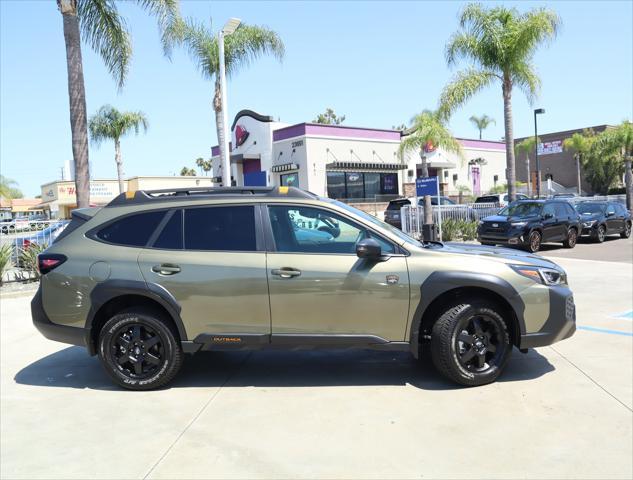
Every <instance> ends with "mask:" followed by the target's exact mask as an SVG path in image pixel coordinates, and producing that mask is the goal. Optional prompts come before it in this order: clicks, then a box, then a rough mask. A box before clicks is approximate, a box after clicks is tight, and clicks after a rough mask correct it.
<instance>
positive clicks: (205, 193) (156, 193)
mask: <svg viewBox="0 0 633 480" xmlns="http://www.w3.org/2000/svg"><path fill="white" fill-rule="evenodd" d="M244 195H255V196H262V197H271V198H311V199H314V198H317V196H316V195H315V194H313V193H310V192H307V191H305V190H301V189H299V188H296V187H193V188H163V189H160V190H129V191H127V192H123V193H121V194H119V195H117V196H116V197H115V198H114V199H112V201H111V202H110V203H108V204H107V205H106V207H117V206H123V205H136V204H139V203H152V202H158V201H160V202H164V201H170V200H172V201H177V200H183V199H184V198H187V197H189V198H200V197H208V198H212V197H218V196H221V197H242V196H244Z"/></svg>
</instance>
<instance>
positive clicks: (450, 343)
mask: <svg viewBox="0 0 633 480" xmlns="http://www.w3.org/2000/svg"><path fill="white" fill-rule="evenodd" d="M475 342H476V343H475ZM493 347H494V350H493ZM511 353H512V344H511V343H510V335H509V333H508V327H507V325H506V322H505V321H504V320H503V317H502V316H501V315H500V314H499V308H498V307H497V306H496V305H495V304H491V303H486V302H481V301H475V300H468V299H466V300H464V301H460V302H459V304H457V305H452V306H449V307H448V309H447V310H445V311H444V313H443V314H442V315H441V316H440V318H439V319H438V320H437V322H435V325H433V329H432V332H431V358H432V360H433V364H434V365H435V368H436V369H437V370H438V371H439V372H440V373H441V374H442V375H443V376H445V377H447V378H448V379H450V380H452V381H454V382H457V383H459V384H460V385H465V386H468V387H475V386H479V385H486V384H488V383H492V382H494V381H495V380H496V379H497V378H498V377H499V375H501V372H502V371H503V369H504V367H505V365H506V363H507V362H508V358H509V357H510V354H511Z"/></svg>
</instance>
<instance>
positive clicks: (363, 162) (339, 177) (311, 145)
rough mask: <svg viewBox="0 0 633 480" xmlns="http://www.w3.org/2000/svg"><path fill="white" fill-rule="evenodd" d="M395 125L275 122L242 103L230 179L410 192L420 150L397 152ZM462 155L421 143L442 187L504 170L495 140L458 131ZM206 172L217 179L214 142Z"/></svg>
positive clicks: (331, 190)
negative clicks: (210, 166) (464, 136)
mask: <svg viewBox="0 0 633 480" xmlns="http://www.w3.org/2000/svg"><path fill="white" fill-rule="evenodd" d="M401 137H402V132H401V131H398V130H385V129H376V128H357V127H348V126H342V125H323V124H315V123H308V122H305V123H298V124H295V125H288V124H284V123H281V122H275V121H274V120H273V118H272V117H269V116H264V115H260V114H258V113H256V112H253V111H250V110H242V111H241V112H239V113H238V114H237V115H236V117H235V120H234V121H233V124H232V126H231V177H232V182H233V184H234V185H239V186H259V185H261V186H263V185H288V186H297V187H299V188H302V189H305V190H309V191H311V192H314V193H316V194H318V195H323V196H328V197H330V198H338V199H346V200H347V199H353V200H357V201H358V200H362V199H365V200H371V201H376V200H388V199H390V198H394V197H397V196H402V195H405V194H407V195H411V194H412V193H411V190H412V188H414V187H412V186H413V185H414V184H415V179H416V177H417V176H419V175H420V170H421V162H422V160H421V155H420V152H412V153H407V154H404V155H401V154H400V151H399V149H400V141H401ZM460 142H461V143H462V146H463V150H464V156H463V158H462V157H459V156H457V155H454V154H450V153H447V152H444V151H442V150H441V149H434V148H432V146H429V148H426V149H425V151H424V152H423V153H422V154H423V155H424V156H425V157H426V161H427V164H428V166H429V170H430V174H431V175H437V176H439V177H440V183H441V186H442V189H443V191H444V192H445V194H452V193H454V192H455V193H456V192H457V191H458V190H460V189H462V190H463V189H464V188H467V189H468V190H470V191H471V192H472V193H474V194H479V193H484V192H486V191H488V190H490V188H492V187H493V186H494V185H495V184H496V183H497V181H503V179H504V178H505V173H504V172H505V146H504V143H502V142H491V141H483V140H469V139H460ZM212 164H213V175H214V177H215V181H216V182H218V183H219V182H221V177H222V166H221V162H220V156H219V148H218V147H217V146H216V147H213V148H212Z"/></svg>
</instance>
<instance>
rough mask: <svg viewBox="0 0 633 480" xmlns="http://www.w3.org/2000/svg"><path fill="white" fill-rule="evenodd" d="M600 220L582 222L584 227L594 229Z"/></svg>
mask: <svg viewBox="0 0 633 480" xmlns="http://www.w3.org/2000/svg"><path fill="white" fill-rule="evenodd" d="M597 221H598V220H589V221H588V222H582V226H583V227H587V228H589V227H593V226H594V225H595V224H596V222H597Z"/></svg>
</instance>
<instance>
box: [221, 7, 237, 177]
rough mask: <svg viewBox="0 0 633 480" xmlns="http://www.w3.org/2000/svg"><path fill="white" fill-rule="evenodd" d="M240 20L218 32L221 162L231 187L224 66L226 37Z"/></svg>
mask: <svg viewBox="0 0 633 480" xmlns="http://www.w3.org/2000/svg"><path fill="white" fill-rule="evenodd" d="M240 23H241V20H240V19H239V18H229V20H228V21H227V22H226V23H225V24H224V27H222V30H220V31H219V32H218V53H219V56H220V72H219V75H220V97H221V99H222V130H223V131H224V135H223V137H224V139H223V140H222V141H221V142H219V143H220V161H221V163H222V186H224V187H230V186H231V152H229V135H230V133H229V130H228V124H229V120H228V113H227V111H226V108H227V107H226V66H225V65H224V37H225V36H227V35H231V34H232V33H233V32H235V30H237V27H239V26H240Z"/></svg>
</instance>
